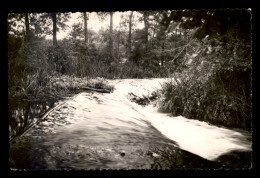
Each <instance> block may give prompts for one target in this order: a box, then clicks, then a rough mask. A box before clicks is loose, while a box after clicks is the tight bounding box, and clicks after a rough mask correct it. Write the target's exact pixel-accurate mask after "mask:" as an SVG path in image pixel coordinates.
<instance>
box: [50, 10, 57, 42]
mask: <svg viewBox="0 0 260 178" xmlns="http://www.w3.org/2000/svg"><path fill="white" fill-rule="evenodd" d="M51 19H52V25H53V27H52V30H53V32H52V34H53V46H57V18H56V13H51Z"/></svg>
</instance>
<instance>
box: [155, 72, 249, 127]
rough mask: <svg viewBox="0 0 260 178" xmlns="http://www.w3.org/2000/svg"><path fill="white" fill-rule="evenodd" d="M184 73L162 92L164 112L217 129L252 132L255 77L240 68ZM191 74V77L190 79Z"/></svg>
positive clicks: (168, 84)
mask: <svg viewBox="0 0 260 178" xmlns="http://www.w3.org/2000/svg"><path fill="white" fill-rule="evenodd" d="M201 71H202V70H200V71H199V72H190V71H186V73H185V72H183V73H182V74H181V75H179V76H180V78H179V79H180V81H181V82H178V83H177V84H176V83H175V82H171V81H169V82H166V83H165V84H164V85H163V87H162V90H160V92H158V95H159V97H158V98H159V99H158V106H159V108H160V110H161V111H162V112H168V113H172V115H173V116H178V115H182V116H185V117H186V118H191V119H197V120H201V121H206V122H208V123H210V124H214V125H222V126H227V127H235V128H242V129H245V130H251V123H252V120H251V82H250V78H251V73H250V70H242V69H240V68H236V69H233V70H232V71H231V70H228V69H216V70H214V69H213V70H211V71H208V70H205V72H201ZM186 74H187V75H186Z"/></svg>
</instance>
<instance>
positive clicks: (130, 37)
mask: <svg viewBox="0 0 260 178" xmlns="http://www.w3.org/2000/svg"><path fill="white" fill-rule="evenodd" d="M132 17H133V11H132V12H131V14H130V16H129V36H128V57H129V58H130V56H131V47H132V43H131V41H132V40H131V39H132V32H131V31H132Z"/></svg>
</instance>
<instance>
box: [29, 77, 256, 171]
mask: <svg viewBox="0 0 260 178" xmlns="http://www.w3.org/2000/svg"><path fill="white" fill-rule="evenodd" d="M164 81H165V79H139V80H134V79H124V80H113V81H110V82H111V84H113V85H115V90H114V91H113V93H109V94H108V93H97V92H82V93H79V94H78V95H75V96H74V97H72V98H68V99H66V100H64V101H61V102H60V103H57V104H58V107H56V108H55V109H54V110H53V111H52V112H51V113H50V114H49V115H48V117H46V118H45V120H44V121H42V122H41V123H40V124H38V125H36V126H35V127H33V129H31V130H30V131H29V132H28V133H27V134H26V136H27V139H28V140H27V142H29V145H28V146H27V149H25V150H27V153H25V154H28V155H29V156H28V157H29V158H27V166H25V168H27V169H158V168H161V169H183V168H219V167H221V166H223V164H220V163H218V162H217V161H216V160H217V158H218V157H219V156H220V155H223V154H226V153H229V152H230V151H237V150H239V151H242V152H246V153H248V152H250V151H251V144H252V143H251V135H250V133H247V132H242V131H235V130H230V129H226V128H220V127H216V126H210V125H208V124H207V123H204V122H200V121H195V120H190V119H186V118H184V117H181V116H179V117H170V116H168V115H167V114H163V113H159V112H158V111H157V110H156V108H154V107H153V106H152V105H149V106H146V107H143V106H140V105H137V104H136V103H133V102H131V101H130V99H129V92H132V93H134V94H135V95H138V96H142V95H145V94H149V93H151V92H152V91H154V90H155V89H156V88H160V86H161V85H160V84H161V83H163V82H164ZM246 158H247V157H246ZM246 161H247V162H249V164H250V160H246ZM224 166H225V165H224ZM247 166H250V165H247Z"/></svg>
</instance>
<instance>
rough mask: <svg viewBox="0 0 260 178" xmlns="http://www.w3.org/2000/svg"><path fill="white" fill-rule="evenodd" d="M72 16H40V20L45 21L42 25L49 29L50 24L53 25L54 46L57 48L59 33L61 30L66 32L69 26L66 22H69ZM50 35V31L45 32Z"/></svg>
mask: <svg viewBox="0 0 260 178" xmlns="http://www.w3.org/2000/svg"><path fill="white" fill-rule="evenodd" d="M69 16H70V14H69V13H56V12H53V13H43V14H41V15H40V17H39V18H41V19H43V20H42V21H43V23H42V25H43V26H45V29H47V28H48V27H49V26H50V24H51V23H52V35H53V46H57V45H58V43H57V32H59V30H60V28H61V29H62V30H64V29H65V28H66V27H67V25H66V24H65V22H67V21H68V18H69ZM49 20H51V22H50V21H49ZM45 31H46V32H47V33H48V34H49V33H50V31H49V30H45Z"/></svg>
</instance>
